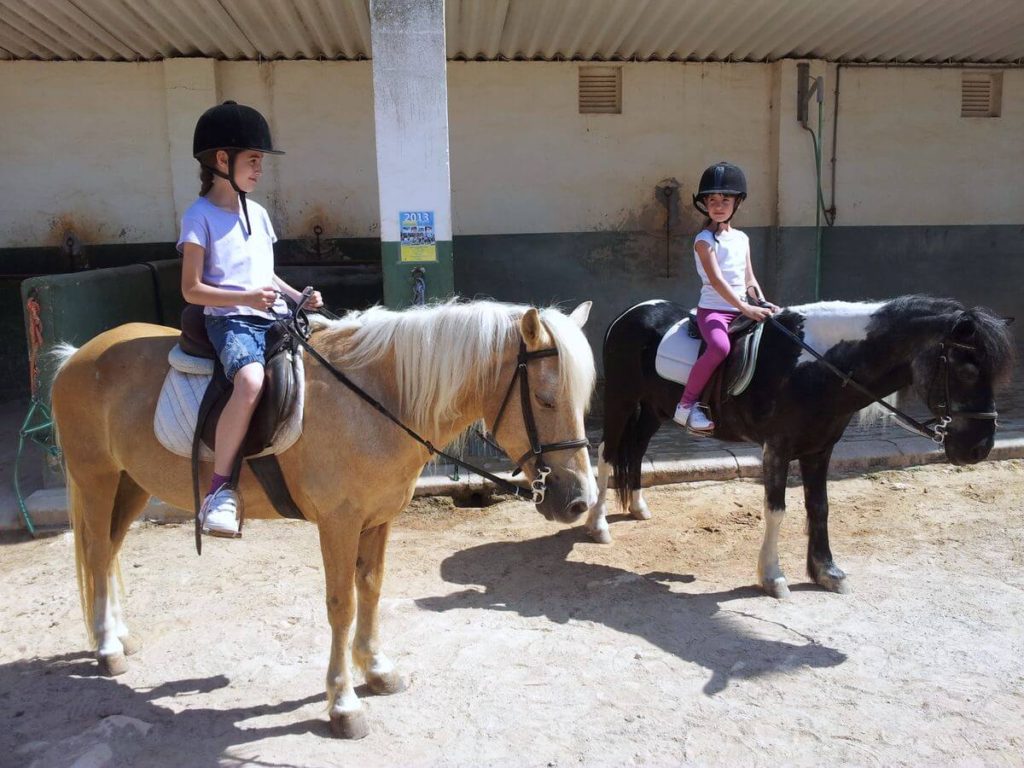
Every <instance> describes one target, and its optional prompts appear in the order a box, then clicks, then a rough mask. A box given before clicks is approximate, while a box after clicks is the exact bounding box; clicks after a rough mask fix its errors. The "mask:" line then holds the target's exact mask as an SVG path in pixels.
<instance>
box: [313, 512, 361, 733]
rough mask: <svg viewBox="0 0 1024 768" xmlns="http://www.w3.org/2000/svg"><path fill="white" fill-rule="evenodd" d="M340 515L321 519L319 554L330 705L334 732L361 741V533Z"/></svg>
mask: <svg viewBox="0 0 1024 768" xmlns="http://www.w3.org/2000/svg"><path fill="white" fill-rule="evenodd" d="M338 516H339V515H338V513H335V514H334V515H332V514H323V515H321V516H320V519H319V520H318V527H319V530H320V552H321V553H322V555H323V558H324V577H325V579H326V582H327V618H328V621H330V623H331V660H330V664H329V665H328V667H327V704H328V707H329V708H330V716H331V732H332V733H333V734H334V735H335V736H339V737H341V738H344V739H361V738H363V737H364V736H366V735H367V734H368V733H369V727H368V725H367V723H366V713H365V711H364V710H363V704H362V702H361V701H359V697H358V696H356V691H355V686H354V685H353V684H352V658H351V651H350V648H349V642H348V639H349V630H350V629H351V627H352V618H353V615H354V614H355V607H356V602H355V584H354V579H355V572H356V559H357V557H358V552H359V540H360V536H359V531H358V530H353V528H352V526H351V525H345V524H344V523H343V522H340V521H339V520H338V519H337V517H338Z"/></svg>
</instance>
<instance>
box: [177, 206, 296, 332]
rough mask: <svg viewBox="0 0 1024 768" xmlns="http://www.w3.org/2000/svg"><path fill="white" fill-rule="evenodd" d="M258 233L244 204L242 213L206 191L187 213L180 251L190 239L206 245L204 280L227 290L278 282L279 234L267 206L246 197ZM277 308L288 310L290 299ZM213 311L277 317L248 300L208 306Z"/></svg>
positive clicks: (249, 288) (183, 219)
mask: <svg viewBox="0 0 1024 768" xmlns="http://www.w3.org/2000/svg"><path fill="white" fill-rule="evenodd" d="M246 205H247V207H248V209H249V221H250V223H251V224H252V234H251V235H248V234H246V231H245V215H244V214H243V213H242V211H241V207H239V210H238V212H237V213H233V212H231V211H227V210H224V209H223V208H220V207H218V206H216V205H214V204H213V203H211V202H210V201H209V200H207V199H206V198H205V197H200V198H197V199H196V201H195V202H194V203H192V205H190V206H189V207H188V210H187V211H185V213H184V215H183V216H182V217H181V235H180V236H179V237H178V252H179V253H181V252H182V251H184V248H185V243H195V244H196V245H198V246H200V247H202V249H203V251H204V256H203V282H204V283H206V284H207V285H212V286H213V287H214V288H221V289H223V290H226V291H251V290H253V289H254V288H262V287H264V286H267V285H274V243H275V242H277V235H275V234H274V227H273V226H272V225H271V223H270V217H269V216H268V215H267V211H266V209H265V208H264V207H263V206H262V205H260V204H259V203H257V202H255V201H253V200H249V199H246ZM273 310H274V311H275V312H279V313H283V312H284V311H285V310H286V306H285V303H284V300H283V299H281V298H280V297H278V299H277V302H276V303H275V304H274V307H273ZM203 311H204V313H205V314H207V315H256V316H258V317H265V318H268V319H272V315H271V314H270V313H269V312H263V311H261V310H259V309H254V308H253V307H246V306H242V305H236V306H230V307H206V308H205V309H204V310H203Z"/></svg>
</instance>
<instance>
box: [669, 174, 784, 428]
mask: <svg viewBox="0 0 1024 768" xmlns="http://www.w3.org/2000/svg"><path fill="white" fill-rule="evenodd" d="M746 197H747V179H746V177H745V176H744V175H743V171H741V170H740V169H739V168H738V167H737V166H735V165H732V164H731V163H724V162H723V163H716V164H715V165H713V166H711V167H710V168H708V169H707V170H706V171H704V173H703V175H702V176H701V177H700V185H699V186H698V187H697V194H695V195H694V196H693V205H694V207H695V208H696V209H697V210H698V211H700V212H701V213H703V214H704V215H705V216H706V217H707V218H706V220H705V222H704V229H702V230H701V232H700V233H699V234H698V235H697V237H696V239H695V240H694V243H693V255H694V260H695V261H696V263H697V273H698V274H699V275H700V279H701V283H702V287H701V292H700V302H699V303H698V304H697V325H698V326H699V327H700V332H701V335H702V336H703V337H704V340H705V341H706V342H707V349H706V350H705V352H704V354H703V355H701V356H700V357H699V358H697V362H696V363H695V364H694V366H693V370H691V371H690V377H689V378H688V379H687V381H686V389H685V390H684V392H683V397H682V399H681V400H680V401H679V405H677V406H676V413H675V416H673V417H672V420H673V421H675V422H676V423H677V424H679V425H680V426H682V427H686V428H687V429H689V430H690V431H691V432H695V433H698V434H709V433H711V432H712V431H713V430H714V428H715V425H714V422H712V421H711V420H710V419H709V418H708V417H707V416H705V415H704V413H703V411H702V410H701V407H702V406H701V405H700V403H698V402H697V400H698V399H699V398H700V394H701V392H703V391H704V387H705V386H707V383H708V381H710V379H711V375H712V374H713V373H714V372H715V369H717V368H718V366H719V365H721V364H722V362H723V361H724V360H725V358H726V357H728V355H729V347H730V343H729V323H730V322H732V320H733V319H735V318H736V317H737V316H738V315H740V314H743V315H746V316H747V317H749V318H751V319H753V320H757V321H758V322H761V321H763V320H765V319H766V318H767V317H768V316H769V315H771V314H772V313H773V312H775V311H778V307H776V306H775V305H774V304H771V305H769V307H770V308H764V307H758V306H754V305H752V304H747V303H746V302H745V301H744V300H743V297H744V296H746V295H752V296H753V297H754V298H756V299H759V300H761V301H763V300H764V296H763V294H762V292H761V286H760V285H759V284H758V282H757V278H756V277H754V270H753V267H751V265H750V241H749V240H748V239H747V236H746V235H745V234H744V233H743V232H741V231H740V230H738V229H734V228H733V227H732V226H731V225H730V222H731V221H732V217H733V216H735V215H736V211H737V210H738V209H739V207H740V203H741V202H742V201H743V200H744V199H745V198H746Z"/></svg>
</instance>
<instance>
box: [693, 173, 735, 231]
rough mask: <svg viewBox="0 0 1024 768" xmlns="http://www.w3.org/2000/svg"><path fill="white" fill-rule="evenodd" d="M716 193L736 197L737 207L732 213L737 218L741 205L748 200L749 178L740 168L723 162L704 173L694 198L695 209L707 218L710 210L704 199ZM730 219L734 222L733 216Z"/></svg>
mask: <svg viewBox="0 0 1024 768" xmlns="http://www.w3.org/2000/svg"><path fill="white" fill-rule="evenodd" d="M716 193H717V194H720V195H734V196H735V197H736V206H735V207H734V208H733V211H732V213H733V216H735V215H736V211H737V210H738V209H739V207H740V206H739V203H741V202H742V201H743V200H745V199H746V198H747V177H746V176H744V175H743V171H742V170H740V168H739V166H736V165H733V164H732V163H727V162H725V161H722V162H720V163H715V164H714V165H712V166H711V167H710V168H708V169H707V170H706V171H704V173H702V174H701V177H700V184H699V185H698V186H697V193H696V194H695V195H694V196H693V207H694V208H696V209H697V210H698V211H700V212H701V213H702V214H704V215H705V216H707V215H708V209H707V207H706V206H705V205H704V198H705V196H707V195H713V194H716ZM729 219H730V220H732V216H730V217H729Z"/></svg>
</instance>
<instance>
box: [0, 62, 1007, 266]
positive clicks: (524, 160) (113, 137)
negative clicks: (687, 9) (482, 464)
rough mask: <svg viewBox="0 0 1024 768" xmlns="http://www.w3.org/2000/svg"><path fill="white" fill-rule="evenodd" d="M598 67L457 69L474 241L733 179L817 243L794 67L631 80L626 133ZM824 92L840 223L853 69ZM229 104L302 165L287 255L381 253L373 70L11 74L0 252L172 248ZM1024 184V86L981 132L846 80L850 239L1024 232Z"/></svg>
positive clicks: (273, 173) (931, 106)
mask: <svg viewBox="0 0 1024 768" xmlns="http://www.w3.org/2000/svg"><path fill="white" fill-rule="evenodd" d="M579 66H580V65H579V64H578V63H573V62H563V63H541V62H536V63H534V62H508V63H502V62H449V69H448V88H449V91H448V99H449V122H450V133H451V139H450V144H451V174H452V195H453V201H452V202H453V217H454V229H455V233H456V234H494V233H519V232H574V231H590V230H599V229H602V230H604V229H607V230H615V229H622V230H636V229H645V230H649V229H653V228H658V227H660V226H663V222H664V219H663V218H662V217H663V215H664V214H663V211H662V209H661V207H660V204H659V203H658V202H657V201H656V200H655V198H654V187H655V185H656V184H657V183H658V182H659V181H661V180H662V179H663V178H665V177H670V176H674V177H675V178H677V179H678V180H679V181H680V182H681V183H682V190H681V191H682V197H683V202H684V210H692V209H689V208H688V205H689V203H688V201H689V195H690V194H691V193H692V191H693V186H694V184H695V183H696V181H697V178H698V176H699V174H700V171H701V170H702V169H703V168H704V167H705V166H706V165H708V164H710V163H712V162H714V161H716V160H718V159H721V158H725V159H730V160H732V161H734V162H737V163H739V164H741V165H742V166H743V167H744V168H745V169H746V171H747V174H748V178H749V181H750V188H751V199H750V201H749V204H748V205H747V206H746V207H745V209H744V210H743V212H742V213H741V215H740V218H739V219H738V221H739V223H740V224H741V226H768V225H772V224H774V223H779V224H782V225H788V226H793V225H810V224H813V222H814V174H813V162H812V151H811V142H810V138H809V137H808V135H807V133H806V132H805V131H803V130H802V129H801V128H800V126H799V125H798V124H797V123H796V119H795V107H796V90H795V89H796V63H795V62H792V61H785V62H779V63H776V64H763V65H762V64H700V63H676V64H673V63H628V64H624V65H622V66H623V67H624V74H623V114H621V115H580V114H578V112H577V106H576V105H577V96H576V83H577V70H578V67H579ZM211 69H212V75H211ZM818 71H820V72H823V73H824V74H825V77H826V82H825V92H826V126H825V179H824V182H825V184H826V190H825V195H826V202H828V200H829V190H828V187H827V184H828V178H829V177H828V157H829V155H830V153H831V136H832V131H831V115H832V103H833V90H834V87H835V81H834V76H835V67H834V66H825V65H823V64H820V63H818V64H815V65H814V66H813V67H812V73H815V72H818ZM226 98H233V99H235V100H237V101H240V102H242V103H249V104H252V105H253V106H256V107H257V108H259V109H261V110H262V111H264V113H265V114H266V115H267V117H268V119H269V120H270V123H271V126H272V129H273V131H274V138H275V141H276V142H277V143H278V144H280V146H281V147H283V148H284V149H285V150H286V152H287V153H288V154H287V155H285V156H284V157H281V158H271V159H269V160H268V162H267V165H266V167H267V173H266V174H265V176H264V183H263V186H262V187H261V189H260V190H259V191H258V192H257V194H256V195H255V197H256V198H257V199H259V200H262V201H264V202H266V203H267V204H268V207H269V208H270V210H271V213H272V215H273V216H274V221H275V224H276V226H277V228H278V231H279V234H280V235H281V236H283V237H306V236H310V235H311V231H312V226H313V225H314V224H315V223H320V224H321V225H322V226H324V230H325V231H324V235H325V236H326V237H331V236H343V237H376V236H379V232H378V230H377V227H378V223H377V219H378V189H377V172H376V158H375V146H374V138H373V137H374V120H373V88H372V73H371V64H370V62H292V61H284V62H273V63H269V64H267V63H264V64H256V63H253V62H216V63H211V62H204V61H201V60H200V61H187V62H181V61H169V62H164V63H145V64H126V63H96V62H69V63H51V62H20V61H13V62H12V61H0V141H2V147H3V149H2V151H0V247H23V246H38V245H56V244H57V243H58V242H59V241H60V239H61V236H62V234H63V232H64V230H65V229H66V228H67V227H68V226H71V227H72V228H74V229H75V230H76V232H77V233H78V234H79V236H80V237H81V238H82V240H83V241H84V242H85V243H136V242H168V241H172V240H174V239H175V238H176V234H177V226H178V222H177V216H178V211H179V209H180V206H181V205H182V200H188V199H190V198H191V196H192V195H193V194H194V193H195V191H197V190H198V175H197V168H196V167H195V166H194V164H193V161H191V160H190V154H191V129H190V126H191V125H194V120H195V118H196V117H198V114H199V112H200V111H201V109H202V108H203V107H204V105H205V106H210V105H212V104H214V103H216V102H217V101H218V100H222V99H226ZM192 112H195V114H192ZM812 124H814V125H816V115H815V113H814V112H813V108H812ZM172 154H173V156H172ZM182 155H184V157H183V156H182ZM1022 168H1024V70H1021V69H1006V70H1004V75H1003V114H1002V117H1000V118H994V119H981V118H974V119H964V118H961V117H960V70H959V69H956V68H950V69H941V70H939V69H918V68H913V69H912V68H900V67H888V68H872V69H855V68H844V69H843V72H842V77H841V96H840V114H839V136H838V165H837V184H838V187H837V205H838V208H839V218H838V221H837V224H839V225H840V226H842V225H882V224H886V225H899V224H905V225H915V224H936V225H953V224H1021V223H1024V185H1021V184H1020V181H1019V176H1020V172H1021V169H1022ZM694 215H695V214H694Z"/></svg>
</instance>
